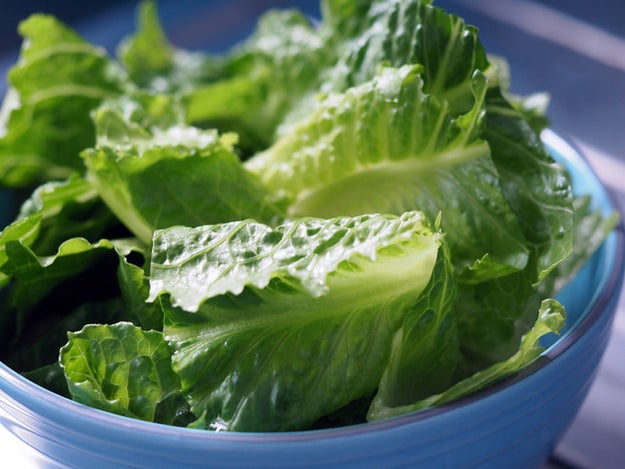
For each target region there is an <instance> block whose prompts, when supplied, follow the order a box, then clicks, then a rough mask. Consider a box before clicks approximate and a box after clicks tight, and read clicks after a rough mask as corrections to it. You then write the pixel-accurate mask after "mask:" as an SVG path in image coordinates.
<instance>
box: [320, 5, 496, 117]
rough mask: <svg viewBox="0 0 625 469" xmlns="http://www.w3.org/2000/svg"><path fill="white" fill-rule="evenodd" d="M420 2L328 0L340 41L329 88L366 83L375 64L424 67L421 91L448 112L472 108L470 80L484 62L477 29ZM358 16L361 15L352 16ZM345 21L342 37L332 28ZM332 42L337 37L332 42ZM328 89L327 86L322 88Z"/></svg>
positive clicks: (373, 70) (377, 65) (454, 16)
mask: <svg viewBox="0 0 625 469" xmlns="http://www.w3.org/2000/svg"><path fill="white" fill-rule="evenodd" d="M430 3H431V2H429V1H423V0H408V1H406V0H390V1H389V0H377V1H372V2H361V1H358V0H354V1H336V2H333V1H329V2H326V11H329V12H330V14H331V15H332V16H331V18H334V21H331V22H330V25H331V28H332V29H333V31H334V32H333V34H335V35H337V36H338V37H339V40H340V41H342V43H343V49H342V53H341V57H340V59H339V61H338V63H337V64H336V66H334V67H333V68H332V70H331V71H330V73H329V74H328V75H329V78H328V80H327V81H328V82H329V86H330V87H331V89H333V90H336V91H343V90H345V89H347V88H350V87H352V86H357V85H359V84H362V83H365V82H367V81H369V80H371V79H372V78H373V77H374V76H375V75H376V73H377V70H378V67H379V66H380V64H386V65H388V66H392V67H401V66H403V65H406V64H421V65H423V67H424V71H423V77H424V78H423V80H424V91H425V92H426V93H429V94H433V95H435V96H437V97H438V99H440V100H441V101H446V102H447V103H448V106H449V108H450V111H451V112H452V113H453V114H462V113H465V112H467V111H468V110H469V109H470V108H471V107H472V105H473V93H472V91H471V78H472V77H473V75H474V73H475V71H476V70H479V71H486V69H487V68H488V61H487V58H486V54H485V52H484V50H483V48H482V45H481V43H480V42H479V40H478V36H477V29H476V28H475V27H473V26H469V25H466V24H465V23H464V21H463V20H462V19H461V18H459V17H458V16H456V15H450V14H448V13H447V12H445V11H444V10H443V9H441V8H438V7H434V6H432V5H431V4H430ZM355 15H360V17H358V16H355ZM337 18H339V19H340V21H339V23H340V24H344V23H345V22H348V24H350V25H355V24H357V26H356V27H354V26H352V27H348V28H346V30H347V33H348V34H347V35H343V34H344V33H343V30H342V29H337V28H336V25H335V23H336V21H337ZM335 41H337V39H335ZM326 86H328V85H326Z"/></svg>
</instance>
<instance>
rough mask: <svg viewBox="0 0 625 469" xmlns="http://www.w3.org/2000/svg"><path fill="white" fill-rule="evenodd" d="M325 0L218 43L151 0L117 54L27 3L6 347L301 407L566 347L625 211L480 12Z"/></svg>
mask: <svg viewBox="0 0 625 469" xmlns="http://www.w3.org/2000/svg"><path fill="white" fill-rule="evenodd" d="M321 11H322V16H321V18H320V20H319V21H318V22H317V21H314V20H311V19H309V18H306V17H305V16H304V15H302V14H301V13H300V12H298V11H295V10H283V11H280V10H273V11H271V12H268V13H267V14H266V15H264V16H263V17H261V18H260V20H259V23H258V27H257V28H256V30H255V31H254V32H253V33H252V35H251V36H250V37H249V38H247V39H246V40H245V41H243V42H242V43H240V44H238V45H235V46H234V47H233V48H232V49H230V50H228V51H225V52H224V53H223V54H215V55H209V54H204V53H201V52H189V51H185V50H182V49H179V48H176V47H175V46H173V45H172V44H171V43H169V41H168V40H167V38H166V36H165V34H164V32H163V29H162V27H161V25H160V24H159V22H158V18H157V15H156V7H155V4H153V3H151V2H143V3H142V5H141V8H140V12H139V28H138V30H137V32H136V33H135V34H133V35H132V36H130V37H128V38H126V39H125V40H124V41H123V42H122V44H121V45H120V47H119V49H118V59H115V58H111V57H108V56H107V55H106V54H105V53H104V52H103V51H102V50H101V49H99V48H97V47H95V46H93V45H90V44H89V43H87V42H86V41H84V40H83V39H82V38H80V37H79V36H78V35H77V34H76V33H75V32H73V31H72V30H71V29H70V28H68V27H66V26H64V25H62V24H61V23H60V22H58V20H56V19H54V18H52V17H49V16H45V15H34V16H33V17H31V18H29V19H28V20H26V21H25V22H24V23H22V25H21V27H20V30H21V32H22V34H23V35H24V37H25V43H24V47H23V49H22V56H21V59H20V62H19V63H18V64H17V65H16V66H15V67H14V68H13V70H12V71H11V73H10V76H9V81H10V90H9V92H8V93H7V96H6V98H5V102H4V103H3V106H2V110H1V111H0V183H1V184H2V186H4V187H20V188H22V189H21V190H23V191H33V194H32V196H30V198H27V199H26V200H25V202H24V203H23V205H22V208H21V210H19V213H18V216H17V218H16V219H15V221H14V222H13V223H11V224H9V225H8V226H7V227H6V228H5V229H4V230H3V231H2V232H1V233H0V286H2V287H3V288H4V292H3V295H2V297H1V298H0V302H1V304H0V306H1V308H0V344H1V346H0V358H1V359H2V360H3V361H4V362H6V363H8V364H9V365H10V366H13V367H14V368H15V369H18V370H19V371H21V372H23V373H24V374H25V376H27V377H28V378H30V379H32V380H35V381H36V382H38V383H40V384H41V385H44V386H46V387H48V388H49V389H53V390H55V391H56V392H58V393H60V394H62V395H66V396H70V397H72V398H74V399H75V400H77V401H80V402H83V403H86V404H89V405H92V406H94V407H97V408H100V409H106V410H109V411H111V412H116V413H119V414H122V415H126V416H131V417H135V418H140V419H145V420H152V421H156V422H161V423H166V424H171V425H182V426H191V427H197V428H205V429H214V430H237V431H267V430H270V431H276V430H294V429H307V428H319V427H320V426H324V425H326V424H328V423H329V422H333V421H334V422H348V423H356V422H362V421H364V420H365V419H369V420H377V419H381V418H388V417H391V416H394V415H399V414H402V413H405V412H411V411H416V410H419V409H422V408H426V407H429V406H432V405H437V404H440V403H442V402H447V401H449V400H452V399H456V398H458V397H460V396H463V395H465V394H467V393H470V392H473V391H475V390H477V389H481V388H482V387H484V386H488V385H489V384H490V383H492V382H494V381H496V380H498V379H501V378H502V377H504V376H507V375H509V374H511V373H514V372H516V371H518V370H519V369H521V368H522V367H524V366H526V365H527V364H528V363H530V362H532V361H533V360H535V359H536V357H538V356H539V355H540V353H541V350H542V348H541V347H540V345H539V339H540V337H541V336H542V335H543V334H545V333H551V332H556V333H557V332H558V331H559V330H560V328H561V327H562V324H563V322H564V317H565V311H564V308H563V307H562V305H560V304H559V303H557V302H556V301H555V300H553V299H551V298H552V297H553V296H554V295H555V294H556V293H557V292H558V291H559V289H560V288H562V286H563V285H564V284H565V283H566V282H568V281H569V280H570V279H571V278H572V276H573V275H574V274H575V273H576V272H577V271H578V269H579V268H580V267H581V266H582V265H583V264H584V262H585V261H586V260H587V259H588V258H589V256H590V255H591V254H592V253H593V252H594V250H595V249H596V248H597V247H598V246H599V245H600V244H601V243H602V241H603V239H605V236H606V235H607V234H608V233H609V232H610V230H611V229H613V227H614V226H615V224H616V221H617V218H618V217H617V216H616V215H611V216H607V217H604V216H602V215H601V214H600V213H598V212H594V211H593V210H592V209H591V208H590V207H591V205H590V201H589V200H588V199H587V198H577V199H574V198H573V197H572V193H571V187H570V180H569V177H568V175H567V173H566V172H565V170H564V169H563V167H562V166H560V165H558V164H556V163H554V161H553V160H552V159H551V157H550V156H549V154H548V153H547V152H546V150H545V148H544V146H543V144H542V142H541V140H540V137H539V132H540V130H541V129H542V128H544V126H545V125H546V122H547V120H546V118H545V116H544V115H543V114H542V113H541V110H540V108H537V107H536V106H534V105H533V104H532V102H531V100H530V99H527V98H521V97H518V96H515V95H513V94H512V93H511V91H510V89H509V86H510V77H509V75H508V73H509V70H508V69H507V68H506V65H505V63H504V62H503V61H502V60H501V59H500V58H495V57H489V56H487V55H486V53H485V51H484V49H483V47H482V45H481V43H480V41H479V38H478V31H477V29H476V28H475V27H473V26H470V25H467V24H465V23H464V21H463V20H462V19H461V18H458V17H457V16H455V15H452V14H448V13H447V12H445V11H443V10H442V9H440V8H438V7H435V6H433V5H432V2H431V1H428V0H405V1H404V0H402V1H400V0H371V1H363V0H324V1H322V4H321ZM542 102H544V100H543V101H542ZM40 183H42V185H40V186H39V187H37V185H38V184H40ZM68 331H69V341H67V332H68ZM64 344H65V345H64ZM59 350H60V357H59V359H57V355H58V352H59Z"/></svg>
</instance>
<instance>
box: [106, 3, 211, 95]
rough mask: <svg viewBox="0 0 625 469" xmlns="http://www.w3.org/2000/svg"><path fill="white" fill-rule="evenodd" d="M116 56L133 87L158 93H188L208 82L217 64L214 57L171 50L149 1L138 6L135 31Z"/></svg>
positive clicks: (175, 49)
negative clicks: (135, 85) (136, 86)
mask: <svg viewBox="0 0 625 469" xmlns="http://www.w3.org/2000/svg"><path fill="white" fill-rule="evenodd" d="M117 55H118V56H119V60H120V62H121V63H122V65H123V66H124V68H125V69H126V71H127V72H128V75H129V78H130V79H131V80H132V81H133V82H134V83H135V84H137V85H138V86H139V87H141V88H142V89H147V90H152V91H154V92H158V93H163V92H183V93H184V92H189V91H191V90H192V89H194V88H195V87H196V86H198V85H199V84H202V83H204V82H206V81H209V80H210V79H211V77H212V76H213V75H214V74H215V73H218V72H219V70H220V64H221V60H218V59H217V58H216V57H210V56H208V55H207V54H204V53H201V52H190V51H187V50H183V49H179V48H176V47H174V46H173V45H172V44H171V43H170V42H169V41H168V40H167V37H166V35H165V32H164V31H163V28H162V26H161V24H160V21H159V18H158V11H157V6H156V3H155V2H153V1H142V2H141V3H140V5H139V12H138V27H137V31H136V33H134V34H133V35H132V36H130V37H127V38H126V39H124V40H123V41H122V42H121V43H120V44H119V46H118V48H117Z"/></svg>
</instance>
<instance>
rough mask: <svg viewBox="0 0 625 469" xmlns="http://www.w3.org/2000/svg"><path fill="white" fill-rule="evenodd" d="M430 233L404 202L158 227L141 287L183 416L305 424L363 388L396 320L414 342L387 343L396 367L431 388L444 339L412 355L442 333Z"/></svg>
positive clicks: (442, 275) (377, 367) (442, 298)
mask: <svg viewBox="0 0 625 469" xmlns="http://www.w3.org/2000/svg"><path fill="white" fill-rule="evenodd" d="M442 242H443V241H442V238H441V237H440V235H439V234H438V233H436V232H433V231H431V229H430V228H429V227H428V226H427V224H426V223H425V221H424V218H423V215H422V214H420V213H418V212H407V213H405V214H403V215H402V216H401V217H393V216H384V215H365V216H360V217H355V218H351V217H339V218H335V219H330V220H325V219H313V218H304V219H299V220H297V221H294V222H289V223H286V224H284V225H280V226H278V227H276V228H274V229H271V228H269V227H267V226H265V225H259V224H258V223H255V222H252V221H246V222H236V223H229V224H223V225H216V226H206V227H199V228H182V227H174V228H169V229H166V230H162V231H158V232H157V233H156V234H155V239H154V247H153V253H152V266H151V270H150V283H151V298H157V297H159V296H160V297H161V303H162V304H163V306H164V314H165V318H164V335H165V337H166V338H167V340H169V341H170V343H171V345H172V348H173V353H172V360H173V367H174V370H175V371H176V372H177V373H178V375H179V376H180V380H181V384H182V392H183V394H185V395H187V396H189V403H190V406H191V410H192V411H193V413H194V414H195V415H196V416H198V417H199V419H198V422H197V423H196V425H197V426H203V427H204V428H213V429H217V430H243V431H275V430H288V429H297V428H306V427H307V426H309V425H310V424H312V423H313V422H314V421H316V420H317V419H319V418H320V417H322V416H323V415H325V414H326V413H328V412H331V411H333V410H336V409H338V408H340V407H342V406H344V405H346V404H348V403H349V402H351V401H352V400H354V399H357V398H360V397H362V396H366V395H368V394H370V393H372V392H373V391H374V390H375V389H376V388H377V386H378V382H379V380H380V377H381V375H382V373H383V371H384V369H385V368H386V367H387V366H388V361H389V356H390V353H391V345H392V344H394V337H395V336H396V333H397V331H398V330H399V329H400V328H401V327H402V325H403V327H406V328H411V331H410V334H411V336H412V338H413V339H415V340H416V344H420V345H419V346H418V347H416V346H413V347H410V350H409V351H408V350H406V353H404V351H403V350H398V351H396V352H395V354H399V355H400V356H401V357H402V358H401V359H400V362H401V371H400V372H401V373H404V372H405V369H410V370H411V376H412V377H413V378H414V379H415V381H417V382H420V379H419V378H420V377H422V378H423V379H424V380H426V379H427V381H428V383H427V384H426V385H424V386H425V388H436V389H444V388H445V385H447V384H449V381H450V379H451V376H452V375H453V373H454V371H455V364H456V362H455V360H454V356H455V357H458V356H459V353H458V350H457V349H456V351H455V352H454V349H453V347H451V348H448V349H447V350H446V351H445V353H446V354H447V355H448V357H449V358H448V359H447V360H446V362H445V365H446V366H440V367H439V368H438V369H437V372H436V374H433V375H432V374H430V373H429V371H430V370H429V369H427V366H423V365H422V363H423V362H428V361H429V360H430V358H431V355H430V354H431V353H434V352H438V351H439V349H438V348H437V347H438V346H439V345H440V344H441V343H442V342H447V345H449V343H448V342H451V343H453V340H451V341H449V340H447V336H451V337H452V338H453V337H455V334H454V332H455V329H454V328H453V327H449V323H450V321H451V324H453V319H447V316H448V315H449V314H450V308H449V305H450V304H451V298H452V297H453V294H454V288H453V280H452V278H451V276H450V273H449V263H448V258H447V255H446V252H445V249H444V248H443V247H442V246H443V245H442ZM413 345H414V344H413ZM415 347H416V348H415ZM420 368H422V370H420ZM395 370H397V367H394V368H393V371H395ZM396 388H398V390H397V392H401V393H406V394H412V393H413V392H414V390H413V389H409V386H406V383H399V382H398V383H396ZM400 388H401V389H400ZM404 388H406V389H404ZM416 395H419V394H416ZM320 396H324V397H323V398H320Z"/></svg>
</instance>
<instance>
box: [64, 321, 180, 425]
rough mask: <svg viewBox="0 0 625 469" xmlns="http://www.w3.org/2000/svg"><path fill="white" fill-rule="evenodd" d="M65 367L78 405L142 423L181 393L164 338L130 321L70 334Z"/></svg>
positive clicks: (69, 386)
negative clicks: (124, 416) (160, 405)
mask: <svg viewBox="0 0 625 469" xmlns="http://www.w3.org/2000/svg"><path fill="white" fill-rule="evenodd" d="M60 363H61V366H62V367H63V370H64V372H65V376H66V379H67V384H68V388H69V392H70V394H71V396H72V398H73V399H74V400H75V401H78V402H81V403H83V404H86V405H89V406H91V407H96V408H98V409H102V410H106V411H109V412H113V413H116V414H120V415H126V416H130V417H134V418H138V419H142V420H147V421H154V417H155V414H156V410H157V406H158V405H159V403H161V402H162V401H164V400H166V399H167V398H169V397H171V396H173V395H176V394H177V393H178V392H179V389H180V384H179V381H178V377H177V376H176V374H175V373H174V371H173V370H172V367H171V354H170V351H169V346H168V345H167V342H166V341H165V340H164V338H163V334H162V333H160V332H158V331H144V330H142V329H140V328H138V327H136V326H134V325H133V324H131V323H127V322H120V323H116V324H112V325H95V324H91V325H86V326H85V327H83V328H82V329H81V330H80V331H78V332H70V333H68V342H67V344H66V345H65V346H63V348H62V349H61V352H60Z"/></svg>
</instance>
